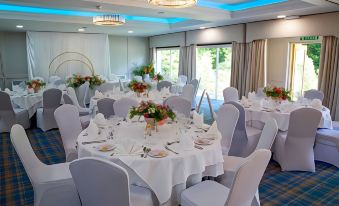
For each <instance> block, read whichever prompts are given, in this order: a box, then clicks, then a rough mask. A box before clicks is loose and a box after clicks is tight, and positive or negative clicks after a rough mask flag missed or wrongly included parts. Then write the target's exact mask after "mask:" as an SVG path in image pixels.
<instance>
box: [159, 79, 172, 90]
mask: <svg viewBox="0 0 339 206" xmlns="http://www.w3.org/2000/svg"><path fill="white" fill-rule="evenodd" d="M165 87H167V88H169V89H170V91H171V88H172V82H170V81H166V80H164V81H161V82H158V84H157V90H158V91H161V90H162V88H165Z"/></svg>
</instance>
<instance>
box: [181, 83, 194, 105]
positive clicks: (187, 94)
mask: <svg viewBox="0 0 339 206" xmlns="http://www.w3.org/2000/svg"><path fill="white" fill-rule="evenodd" d="M180 97H182V98H184V99H186V100H188V101H189V102H190V103H191V106H192V102H193V99H194V86H193V85H192V84H186V85H185V86H184V88H182V93H181V94H180Z"/></svg>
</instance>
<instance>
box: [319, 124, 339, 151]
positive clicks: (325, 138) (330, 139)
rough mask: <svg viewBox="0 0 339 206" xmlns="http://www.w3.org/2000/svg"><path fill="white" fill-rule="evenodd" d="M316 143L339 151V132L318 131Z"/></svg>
mask: <svg viewBox="0 0 339 206" xmlns="http://www.w3.org/2000/svg"><path fill="white" fill-rule="evenodd" d="M316 142H317V143H321V144H325V145H328V146H333V147H337V148H338V149H339V131H337V130H333V129H319V130H318V131H317V136H316Z"/></svg>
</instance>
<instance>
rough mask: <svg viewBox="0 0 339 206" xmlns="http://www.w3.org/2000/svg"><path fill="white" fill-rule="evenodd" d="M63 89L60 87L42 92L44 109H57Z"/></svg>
mask: <svg viewBox="0 0 339 206" xmlns="http://www.w3.org/2000/svg"><path fill="white" fill-rule="evenodd" d="M61 96H62V91H61V90H60V89H55V88H51V89H47V90H45V91H44V93H43V94H42V99H43V107H44V109H56V108H58V107H59V106H60V102H61Z"/></svg>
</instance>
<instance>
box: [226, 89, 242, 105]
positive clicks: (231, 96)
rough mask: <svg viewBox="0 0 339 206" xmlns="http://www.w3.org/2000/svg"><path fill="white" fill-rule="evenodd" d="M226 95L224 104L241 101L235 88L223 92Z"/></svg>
mask: <svg viewBox="0 0 339 206" xmlns="http://www.w3.org/2000/svg"><path fill="white" fill-rule="evenodd" d="M223 95H224V103H227V102H231V101H234V102H236V101H238V100H239V92H238V90H237V89H236V88H234V87H227V88H226V89H224V91H223Z"/></svg>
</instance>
